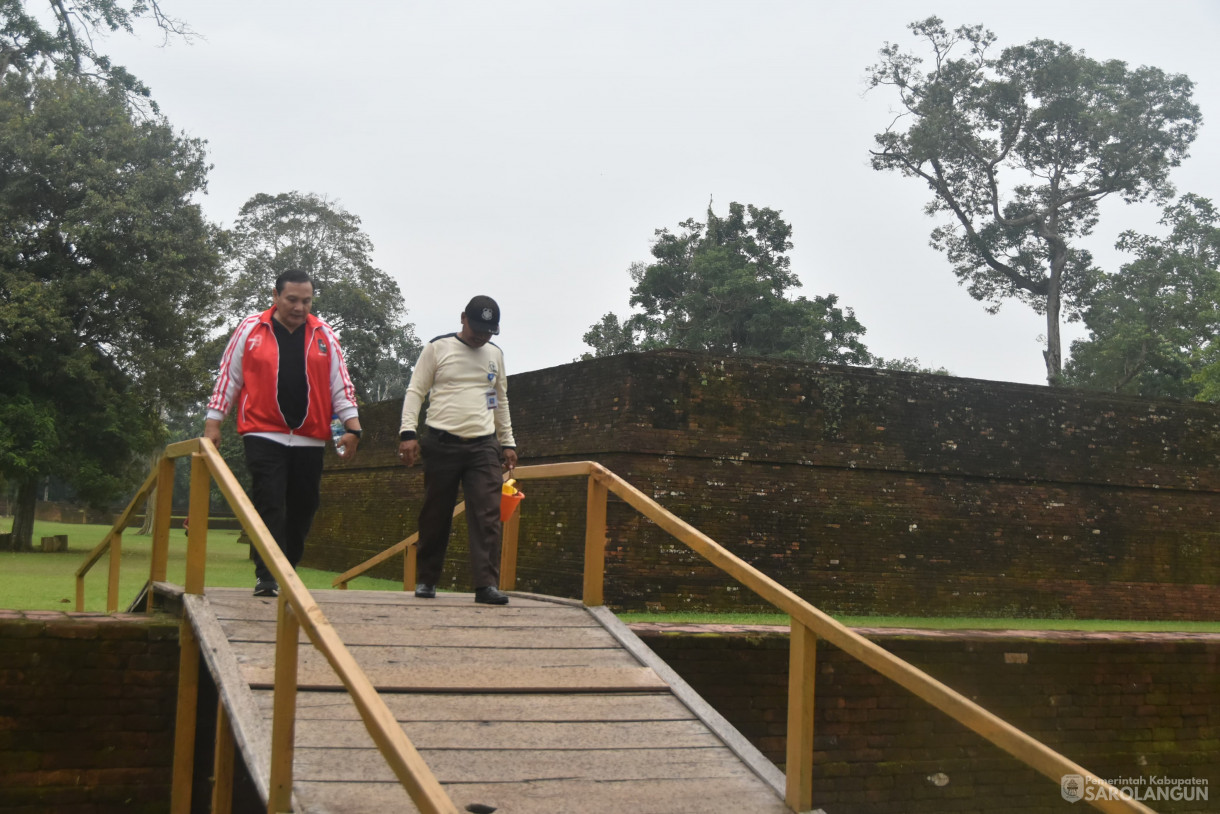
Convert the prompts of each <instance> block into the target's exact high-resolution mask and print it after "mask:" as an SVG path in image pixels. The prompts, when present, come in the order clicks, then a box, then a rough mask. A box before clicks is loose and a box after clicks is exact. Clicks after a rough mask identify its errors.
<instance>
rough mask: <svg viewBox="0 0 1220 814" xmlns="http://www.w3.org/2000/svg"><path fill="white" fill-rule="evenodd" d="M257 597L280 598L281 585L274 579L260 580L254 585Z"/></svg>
mask: <svg viewBox="0 0 1220 814" xmlns="http://www.w3.org/2000/svg"><path fill="white" fill-rule="evenodd" d="M254 595H255V596H279V595H280V585H279V583H278V582H276V581H275V580H273V579H260V580H259V581H258V582H256V583H254Z"/></svg>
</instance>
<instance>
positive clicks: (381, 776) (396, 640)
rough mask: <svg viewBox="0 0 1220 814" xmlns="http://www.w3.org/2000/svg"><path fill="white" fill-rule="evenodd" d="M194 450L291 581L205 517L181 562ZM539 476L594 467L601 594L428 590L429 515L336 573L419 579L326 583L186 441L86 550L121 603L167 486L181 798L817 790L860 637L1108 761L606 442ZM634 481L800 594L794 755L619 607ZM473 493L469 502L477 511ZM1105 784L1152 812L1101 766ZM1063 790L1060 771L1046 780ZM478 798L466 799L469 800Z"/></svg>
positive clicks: (559, 807) (986, 724)
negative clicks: (697, 690) (731, 533)
mask: <svg viewBox="0 0 1220 814" xmlns="http://www.w3.org/2000/svg"><path fill="white" fill-rule="evenodd" d="M185 456H190V458H191V479H190V482H191V486H190V509H189V514H190V517H191V518H193V519H194V518H207V517H208V508H209V506H208V504H209V489H210V486H211V483H212V481H213V480H215V482H216V485H217V486H218V487H219V489H220V491H221V493H222V494H223V495H224V496H225V498H226V499H227V500H228V502H229V505H230V506H231V507H232V508H233V511H234V513H235V514H236V515H237V517H238V519H239V520H240V521H241V524H242V527H243V528H244V529H245V531H246V533H247V534H248V535H249V536H250V539H251V542H252V544H253V545H254V546H255V547H256V548H257V549H258V551H259V554H260V555H261V556H262V558H263V561H264V562H265V563H266V564H267V567H268V568H269V569H270V570H271V572H272V574H273V575H274V576H275V578H276V580H277V581H278V582H279V585H280V596H279V597H278V599H275V600H271V599H261V598H256V597H252V596H249V595H247V592H246V591H245V590H234V589H228V590H226V589H218V588H205V571H206V559H207V523H206V522H205V521H201V520H193V522H192V523H191V525H190V530H189V531H188V533H187V554H186V579H185V586H184V587H183V588H173V587H167V586H166V585H165V584H164V581H165V575H166V562H167V559H168V540H169V516H170V509H171V505H172V503H171V501H172V498H173V494H172V491H173V480H174V461H175V459H176V458H179V457H185ZM515 474H516V477H517V478H518V479H519V480H526V479H534V478H559V477H581V478H585V479H587V482H588V497H587V503H586V512H585V514H586V518H585V549H584V577H583V582H582V596H581V599H580V601H574V600H562V599H556V598H553V597H542V596H534V595H523V594H515V598H514V599H513V601H512V604H510V605H509V606H507V607H497V606H480V605H476V604H475V603H474V602H473V597H472V596H471V595H470V594H449V595H443V594H438V596H437V598H436V599H432V600H416V599H415V597H414V596H412V595H408V594H407V588H409V587H410V586H411V585H412V584H413V583H414V552H415V548H414V545H413V544H414V542H415V537H414V536H412V537H408V538H407V539H405V540H402V541H400V542H398V543H396V544H394V545H392V546H390V547H389V548H388V549H386V551H384V552H382V553H381V554H378V555H377V556H375V557H373V558H372V559H370V560H369V561H367V562H365V563H363V564H361V565H360V566H357V567H356V568H354V569H352V570H351V571H349V572H348V573H346V574H343V575H341V576H340V577H338V578H337V579H336V580H335V584H336V587H339V588H345V587H346V584H347V582H348V581H349V580H350V579H351V578H352V577H353V576H355V575H356V574H357V573H359V572H361V571H362V570H363V569H366V568H368V567H371V566H372V565H373V564H375V563H378V562H383V561H385V560H386V559H388V558H389V557H392V556H396V555H398V554H402V555H404V568H403V575H404V576H403V582H404V584H403V592H402V593H401V594H399V593H390V592H369V591H360V592H357V591H345V590H338V591H321V592H315V593H310V592H309V591H308V590H306V588H305V586H304V585H303V584H302V583H301V581H300V579H299V578H298V577H297V575H296V572H295V571H293V570H292V568H291V566H289V564H288V561H287V560H286V559H285V558H284V556H283V554H282V553H281V552H280V550H279V548H278V547H277V546H276V545H275V543H274V541H273V540H272V539H271V535H270V533H269V532H268V531H267V527H266V525H264V524H263V522H262V520H261V519H260V518H259V516H258V513H257V512H256V511H255V510H254V507H253V505H251V503H250V501H249V499H248V498H247V497H246V495H245V493H244V492H243V491H242V489H241V486H240V485H239V484H238V483H237V480H236V479H235V478H234V477H233V473H232V472H231V471H230V470H229V468H228V466H227V465H226V464H225V462H224V460H223V459H222V458H221V457H220V455H219V453H218V452H217V451H216V448H215V447H214V446H213V445H212V443H211V442H210V441H207V440H206V439H202V438H200V439H194V440H191V441H184V442H182V443H179V444H174V445H171V446H170V447H169V448H167V450H166V453H165V455H164V457H163V458H162V459H161V460H160V462H159V463H158V464H157V466H156V467H155V468H154V469H153V471H152V472H151V473H150V474H149V477H148V479H147V480H146V481H145V482H144V484H143V486H141V488H140V489H139V490H138V491H137V493H136V496H135V497H134V498H132V501H131V503H130V504H129V505H128V507H127V509H126V510H125V511H124V512H123V513H122V514H121V515H120V516H119V519H118V520H117V521H115V524H114V526H113V528H112V529H111V530H110V532H109V533H108V534H107V535H106V537H105V538H104V539H103V540H102V542H101V543H99V544H98V546H97V547H96V548H95V549H94V550H93V551H92V552H91V553H90V554H89V556H88V558H87V559H86V561H85V563H84V564H82V566H81V567H80V568H79V569H78V570H77V575H76V576H77V587H76V596H77V606H78V608H80V607H82V606H83V604H84V578H85V576H86V574H87V573H88V572H89V570H90V569H91V568H92V567H93V566H94V565H95V564H96V563H97V562H98V561H100V560H101V558H102V557H103V556H106V555H109V558H110V568H109V581H108V592H107V601H106V606H107V609H108V610H116V609H117V606H118V597H117V591H118V560H119V556H120V553H121V546H122V532H123V529H125V528H126V527H127V524H128V522H129V521H130V519H131V517H132V516H133V515H134V514H135V512H136V511H137V510H138V509H139V508H140V507H141V506H142V505H143V504H144V502H145V501H146V500H148V498H149V495H150V494H151V493H152V491H153V489H154V487H155V488H156V499H155V507H154V517H155V520H154V524H153V550H152V558H151V567H150V574H149V586H150V588H151V590H149V591H148V592H147V605H148V607H149V608H152V607H154V606H155V604H156V603H157V601H158V599H159V598H161V599H164V598H165V597H166V596H167V595H169V596H178V597H180V603H179V604H180V606H181V608H182V619H183V622H182V626H181V632H180V637H179V641H180V654H181V656H180V664H179V691H178V702H177V720H176V725H175V733H174V737H175V743H174V779H173V794H172V800H171V803H170V810H171V811H172V812H173V814H187V812H190V811H192V810H195V808H197V807H198V806H197V805H196V804H197V802H198V798H199V797H200V794H199V792H200V791H201V790H200V789H199V788H198V784H197V783H196V782H195V780H196V777H197V776H198V775H199V771H198V769H199V767H200V766H206V767H207V770H208V771H207V772H206V773H205V774H204V776H205V777H206V778H208V779H209V780H210V785H211V788H210V789H209V791H210V796H211V806H210V810H211V811H213V812H216V814H229V812H231V811H232V810H233V802H234V774H235V766H236V761H237V756H238V755H240V756H241V758H242V760H243V762H244V765H245V766H246V767H247V769H248V773H249V777H250V780H251V781H252V783H253V785H254V787H255V791H256V792H257V795H258V797H259V805H258V808H259V810H266V811H267V812H269V814H275V813H276V812H288V811H295V812H314V811H316V812H346V811H370V810H375V811H408V812H410V811H419V812H423V813H424V814H457V812H458V811H459V810H466V811H470V812H474V814H490V812H492V811H502V812H504V814H517V812H548V813H550V812H564V813H565V814H568V812H572V813H575V812H627V814H644V813H645V812H656V814H663V813H666V812H672V813H677V812H691V813H692V814H694V812H699V814H705V813H707V812H721V811H723V812H740V811H749V812H762V813H763V814H766V812H771V811H775V812H794V811H795V812H809V811H812V810H813V807H814V800H813V780H812V779H813V772H814V770H815V767H814V765H813V723H814V721H813V709H814V706H813V697H814V684H815V676H816V673H817V670H816V667H817V665H816V653H817V641H818V639H819V638H822V639H825V640H826V641H827V642H828V643H830V644H832V645H834V646H836V647H838V648H839V649H841V650H843V651H844V652H845V653H847V654H848V655H850V656H852V657H854V658H856V659H859V660H860V661H862V662H864V663H865V664H867V665H868V666H869V667H871V668H873V669H874V670H876V671H877V672H879V673H881V674H882V675H884V676H885V677H887V678H889V679H891V680H893V681H894V682H896V683H898V684H899V685H901V686H902V687H904V688H906V689H908V690H909V691H911V692H912V693H914V694H915V695H918V696H919V697H920V698H922V699H924V700H925V701H927V702H928V703H930V704H932V705H933V706H935V707H936V708H937V709H940V710H941V711H943V712H944V713H946V714H947V715H949V716H950V717H952V718H953V719H954V720H956V721H958V722H960V723H962V724H963V725H965V726H966V727H968V728H970V729H971V730H973V731H974V732H976V733H978V734H979V735H981V736H982V737H983V738H985V739H987V740H988V741H990V742H991V743H993V744H995V745H996V746H999V747H1000V748H1001V749H1003V750H1005V751H1007V752H1008V753H1009V754H1011V755H1013V756H1014V757H1016V758H1017V759H1018V760H1021V761H1023V762H1024V763H1025V764H1026V765H1028V766H1030V767H1032V768H1034V769H1036V770H1037V771H1038V772H1040V773H1041V774H1043V775H1044V776H1045V777H1047V778H1049V779H1050V781H1052V782H1053V783H1054V784H1056V785H1057V784H1058V783H1059V780H1060V778H1061V777H1062V776H1063V775H1068V774H1078V775H1090V776H1092V777H1096V776H1095V775H1091V773H1090V772H1088V771H1087V770H1086V769H1085V768H1084V767H1082V766H1080V765H1078V764H1076V763H1074V762H1072V761H1071V760H1069V759H1068V758H1066V757H1064V756H1063V755H1061V754H1059V753H1057V752H1055V751H1054V750H1052V749H1050V748H1049V747H1047V746H1046V745H1045V744H1043V743H1041V742H1039V741H1037V740H1035V739H1034V738H1032V737H1030V736H1029V735H1027V734H1025V733H1024V732H1022V731H1021V730H1019V729H1016V728H1015V727H1013V726H1012V725H1010V724H1008V723H1007V722H1005V721H1004V720H1002V719H1000V718H998V717H997V716H995V715H993V714H992V713H990V712H988V711H987V710H985V709H983V708H982V707H980V706H978V705H977V704H975V703H974V702H972V701H970V700H969V699H968V698H965V697H964V696H962V695H961V694H959V693H957V692H955V691H954V690H953V689H951V688H950V687H948V686H946V685H944V684H942V683H941V682H939V681H937V680H936V679H934V678H932V677H931V676H929V675H928V674H926V673H924V672H922V671H921V670H919V669H917V668H915V667H913V666H911V665H910V664H907V663H906V662H904V661H902V660H901V659H899V658H897V657H895V656H894V655H892V654H891V653H889V652H887V651H886V650H884V649H882V648H881V647H879V646H878V645H876V644H874V643H872V642H870V641H868V640H867V639H865V638H863V637H862V636H860V635H858V634H856V633H855V632H854V631H852V630H849V629H848V628H846V627H844V626H843V625H842V624H840V623H839V622H837V621H835V620H834V619H832V618H831V617H829V616H827V615H826V614H825V613H823V612H822V611H820V610H818V609H817V608H815V607H813V606H812V605H810V604H809V603H808V602H806V601H805V600H803V599H801V598H800V597H799V596H797V595H796V594H794V593H792V592H791V591H789V590H788V589H787V588H785V587H783V586H782V585H780V584H779V583H777V582H775V581H774V580H773V579H771V578H770V577H768V576H766V575H765V574H763V573H761V572H760V571H758V570H757V569H755V568H753V567H752V566H750V565H749V564H748V563H746V562H744V561H742V560H741V559H740V558H738V557H736V556H734V555H733V554H732V553H731V552H729V551H728V550H727V549H725V548H724V547H723V546H721V545H719V544H718V543H717V542H716V541H714V540H712V539H711V538H710V537H708V536H707V535H705V534H703V533H702V532H700V531H699V530H698V529H695V528H694V527H692V526H690V525H689V524H688V523H686V522H685V521H683V520H681V519H680V518H678V517H676V516H674V515H673V514H671V513H670V512H668V511H666V510H665V508H664V507H662V506H660V505H659V504H658V503H657V502H656V501H654V500H653V499H652V498H650V497H648V496H647V495H645V494H643V493H642V492H640V491H639V490H638V489H636V488H635V487H634V486H632V485H631V484H629V483H627V482H626V481H624V480H623V479H622V478H620V477H618V476H617V475H615V474H614V473H613V472H610V471H609V470H607V469H605V468H604V467H602V466H600V465H599V464H596V463H593V462H589V461H581V462H573V463H562V464H548V465H543V466H530V467H520V468H518V469H517V470H516V472H515ZM610 493H614V494H615V495H616V496H618V497H619V498H620V499H622V500H623V501H624V502H625V503H627V504H628V505H630V506H632V507H633V508H634V509H636V510H637V511H639V512H640V513H642V514H643V515H645V516H646V517H648V518H649V519H650V520H651V521H652V522H654V523H656V524H657V526H658V527H660V528H661V529H663V530H665V531H666V532H668V533H669V534H670V535H672V536H673V537H674V538H675V539H677V540H678V541H679V542H681V543H683V544H685V545H686V546H688V547H690V548H691V549H692V550H693V551H695V552H697V553H699V554H700V555H702V556H703V557H704V558H706V559H707V560H708V561H709V562H711V563H712V564H713V565H716V566H717V567H719V568H721V569H722V570H723V571H724V572H725V573H726V574H728V575H729V576H731V577H733V578H734V579H736V580H737V581H738V582H739V583H740V584H741V585H742V586H744V587H745V588H748V589H749V590H751V591H753V592H754V593H755V594H757V595H758V596H759V597H761V598H762V599H764V600H766V601H768V602H770V603H771V604H772V605H774V606H775V607H776V608H777V609H778V610H780V611H782V612H783V613H786V614H788V616H789V618H790V620H791V627H792V633H791V637H790V658H789V671H788V732H787V750H786V764H785V771H784V773H783V774H782V775H781V774H780V773H779V771H778V770H777V769H776V768H775V767H774V766H773V765H772V764H770V763H769V762H768V761H767V760H766V759H765V758H764V757H763V756H762V755H761V754H759V753H758V751H757V750H755V749H754V748H753V747H752V746H751V745H750V744H749V743H747V742H746V741H745V740H744V739H743V738H742V737H741V736H740V735H739V734H737V733H736V732H735V731H733V729H732V728H731V727H730V726H729V725H728V724H727V723H726V722H725V721H724V720H723V719H722V718H721V717H720V716H719V715H717V714H716V713H715V712H714V711H713V710H711V709H709V708H708V707H707V706H706V705H705V704H703V703H702V702H701V701H699V699H698V698H697V697H695V696H694V694H693V693H692V692H691V691H690V690H689V688H688V687H687V686H686V685H685V684H684V683H683V682H682V681H681V680H680V679H679V678H678V677H677V676H676V675H675V674H674V673H673V672H672V671H671V670H670V669H669V668H668V667H666V666H665V665H664V664H663V663H662V662H660V661H659V660H658V659H657V658H656V657H655V656H654V655H653V654H652V653H651V652H650V651H649V650H648V649H647V648H646V647H644V646H643V645H642V644H641V643H640V642H639V640H638V639H637V638H636V637H635V636H634V635H633V634H632V633H631V632H630V631H629V630H627V629H626V628H625V626H623V625H622V624H620V623H619V622H618V621H617V620H616V619H615V617H614V616H613V614H611V613H610V612H609V611H607V610H606V609H605V608H604V607H603V597H602V591H603V581H604V570H605V549H606V502H607V498H608V496H609V494H610ZM461 509H462V507H461V506H459V507H458V509H457V510H456V511H461ZM517 529H518V524H517V520H516V517H515V516H514V518H512V519H510V520H509V521H507V522H506V523H505V529H504V551H503V555H502V560H501V566H500V576H501V587H502V588H503V589H505V590H508V591H512V589H513V586H514V583H515V578H516V577H515V573H516V544H517ZM201 676H210V677H211V680H212V681H213V683H214V684H215V685H216V690H217V696H218V700H217V703H216V716H215V717H216V725H215V736H214V738H211V739H210V741H209V740H208V739H206V738H205V739H202V740H203V742H210V743H211V744H212V752H213V754H212V755H211V759H210V761H209V760H208V757H207V756H206V755H197V754H196V745H197V743H198V742H200V740H201V739H200V738H197V737H196V735H197V726H198V722H199V720H200V715H199V713H200V709H199V701H200V697H201V692H200V690H201V688H200V686H199V679H200V677H201ZM1096 785H1097V786H1099V796H1098V798H1097V799H1091V800H1088V801H1087V802H1088V803H1089V804H1090V805H1092V806H1093V807H1094V808H1097V809H1099V810H1102V811H1108V812H1139V813H1140V814H1151V813H1152V809H1150V808H1148V807H1147V806H1145V805H1143V804H1142V803H1140V802H1138V801H1136V800H1132V799H1125V798H1123V797H1122V796H1121V795H1119V794H1118V793H1117V789H1114V788H1113V787H1112V786H1109V785H1108V784H1106V783H1105V782H1104V781H1100V780H1098V782H1097V783H1096ZM1047 792H1048V796H1050V795H1053V796H1054V799H1056V800H1057V799H1058V795H1059V789H1057V788H1055V786H1054V785H1051V783H1048V784H1047ZM459 805H460V806H462V809H459V808H458V806H459Z"/></svg>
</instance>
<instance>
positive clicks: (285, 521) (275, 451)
mask: <svg viewBox="0 0 1220 814" xmlns="http://www.w3.org/2000/svg"><path fill="white" fill-rule="evenodd" d="M242 440H243V441H244V443H245V446H246V469H248V470H249V472H250V502H251V503H253V504H254V508H255V509H257V510H258V516H259V517H261V518H262V519H263V522H264V523H266V524H267V530H268V531H270V532H271V536H272V537H274V538H275V542H276V544H277V545H278V546H279V547H280V551H283V552H284V556H285V557H287V558H288V562H289V563H290V564H291V565H292V567H293V568H296V567H297V563H299V562H300V561H301V557H302V556H303V555H304V553H305V537H306V535H308V534H309V527H310V526H311V525H313V516H314V515H315V514H316V513H317V511H318V504H319V502H320V500H319V496H318V494H319V490H320V487H321V483H322V454H323V452H325V450H326V448H325V447H289V446H285V445H284V444H277V443H276V442H275V441H270V440H268V439H266V438H259V437H258V436H252V435H247V436H244V437H243V438H242ZM252 559H253V560H254V576H255V577H256V578H257V579H271V578H272V577H271V572H270V571H269V570H267V566H266V565H264V564H263V559H262V557H260V556H259V555H258V551H253V552H252Z"/></svg>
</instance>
